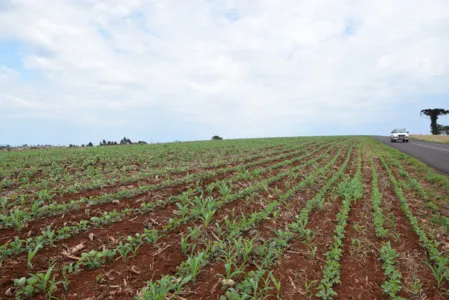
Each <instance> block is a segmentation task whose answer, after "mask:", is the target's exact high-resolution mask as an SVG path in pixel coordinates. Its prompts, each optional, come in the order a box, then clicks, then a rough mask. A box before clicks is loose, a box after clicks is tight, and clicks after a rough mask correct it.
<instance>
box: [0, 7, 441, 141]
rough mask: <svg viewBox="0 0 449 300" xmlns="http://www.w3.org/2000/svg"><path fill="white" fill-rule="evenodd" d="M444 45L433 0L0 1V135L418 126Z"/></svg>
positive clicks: (52, 137)
mask: <svg viewBox="0 0 449 300" xmlns="http://www.w3.org/2000/svg"><path fill="white" fill-rule="evenodd" d="M448 49H449V2H448V1H447V0H427V1H422V0H419V1H418V0H365V1H355V0H348V1H346V0H326V1H324V0H319V1H318V0H300V1H298V0H282V1H281V0H188V1H182V0H177V1H174V0H148V1H143V0H142V1H140V0H127V1H121V0H109V1H104V0H0V128H1V130H0V144H11V145H21V144H55V145H68V144H69V143H73V144H83V143H84V144H86V143H88V142H90V141H92V142H93V143H94V144H98V143H99V142H100V141H101V140H102V139H106V140H115V141H119V140H120V139H121V138H122V137H124V136H126V137H128V138H130V139H131V140H133V141H137V140H145V141H148V142H169V141H175V140H179V141H184V140H204V139H210V138H211V137H212V136H213V135H220V136H222V137H223V138H250V137H276V136H282V137H284V136H311V135H354V134H355V135H359V134H360V135H388V134H389V133H390V131H391V130H392V129H393V128H397V127H399V128H407V129H408V130H409V131H410V132H412V133H417V134H427V133H429V125H430V122H429V120H428V119H426V118H424V117H421V116H420V110H421V109H425V108H446V109H449V55H448ZM439 121H440V123H442V124H447V125H449V116H445V117H441V118H440V120H439Z"/></svg>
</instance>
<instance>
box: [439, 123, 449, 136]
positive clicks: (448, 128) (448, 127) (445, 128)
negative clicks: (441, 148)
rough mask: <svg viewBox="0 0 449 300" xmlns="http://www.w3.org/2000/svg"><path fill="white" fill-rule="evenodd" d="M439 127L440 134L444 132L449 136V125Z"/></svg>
mask: <svg viewBox="0 0 449 300" xmlns="http://www.w3.org/2000/svg"><path fill="white" fill-rule="evenodd" d="M437 127H438V131H439V132H440V133H442V132H444V133H445V134H448V135H449V125H441V124H438V125H437Z"/></svg>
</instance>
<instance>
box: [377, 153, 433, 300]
mask: <svg viewBox="0 0 449 300" xmlns="http://www.w3.org/2000/svg"><path fill="white" fill-rule="evenodd" d="M374 162H375V164H376V169H377V172H378V175H379V190H380V192H381V195H382V198H383V199H382V200H383V205H384V206H385V209H384V214H386V218H387V220H389V221H390V223H391V225H392V227H391V228H390V231H391V233H392V235H390V238H389V240H390V242H391V246H392V248H393V249H394V250H395V251H396V252H397V253H398V254H399V255H400V257H399V258H398V259H397V260H398V264H397V269H398V270H399V272H401V274H402V276H403V278H402V282H403V289H402V290H401V293H400V296H402V297H405V298H407V299H410V298H413V297H418V296H419V294H418V295H413V294H412V293H411V286H412V284H413V283H414V282H415V281H416V280H419V281H420V282H421V284H422V294H423V295H425V296H427V298H428V299H439V298H438V295H437V294H436V287H435V279H434V277H433V275H432V272H431V271H430V269H429V267H428V266H426V265H425V264H424V263H423V262H422V260H423V259H428V255H427V252H426V250H425V249H424V248H423V247H422V246H421V245H420V243H419V239H418V236H417V235H416V233H415V232H414V231H413V229H412V228H411V226H410V223H409V221H408V219H407V217H406V216H405V215H404V213H403V212H402V210H401V208H400V201H399V199H398V198H397V196H396V194H395V192H394V190H393V186H392V183H391V182H390V180H389V178H388V174H387V172H386V171H385V170H384V169H383V168H382V165H381V162H380V161H379V160H378V159H377V158H374ZM388 212H390V213H389V214H388V215H387V213H388ZM393 217H394V224H393V223H392V220H393V219H392V218H393Z"/></svg>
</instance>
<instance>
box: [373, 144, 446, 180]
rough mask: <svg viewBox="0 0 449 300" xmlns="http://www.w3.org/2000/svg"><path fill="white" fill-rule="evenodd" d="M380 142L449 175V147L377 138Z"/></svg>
mask: <svg viewBox="0 0 449 300" xmlns="http://www.w3.org/2000/svg"><path fill="white" fill-rule="evenodd" d="M375 138H376V139H378V140H379V141H381V142H383V143H385V144H387V145H389V146H391V147H394V148H396V149H399V150H401V151H402V152H404V153H407V154H408V155H410V156H413V157H415V158H417V159H419V160H420V161H422V162H424V163H426V164H428V165H429V166H431V167H434V168H435V169H437V170H440V171H441V172H444V173H447V174H449V145H446V144H438V143H431V142H424V141H415V140H410V142H408V143H401V142H398V143H390V138H389V137H384V136H377V137H375Z"/></svg>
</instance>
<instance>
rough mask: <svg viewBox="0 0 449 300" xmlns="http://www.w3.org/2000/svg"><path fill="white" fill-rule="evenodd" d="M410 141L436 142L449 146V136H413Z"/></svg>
mask: <svg viewBox="0 0 449 300" xmlns="http://www.w3.org/2000/svg"><path fill="white" fill-rule="evenodd" d="M410 139H413V140H422V141H426V142H435V143H441V144H449V136H448V135H423V134H413V135H410Z"/></svg>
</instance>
